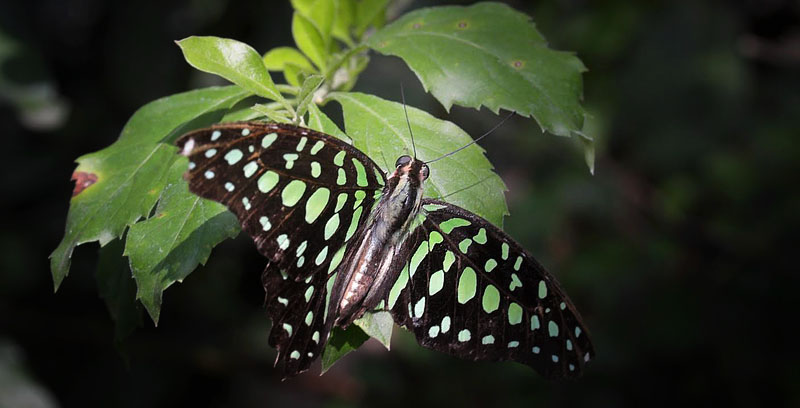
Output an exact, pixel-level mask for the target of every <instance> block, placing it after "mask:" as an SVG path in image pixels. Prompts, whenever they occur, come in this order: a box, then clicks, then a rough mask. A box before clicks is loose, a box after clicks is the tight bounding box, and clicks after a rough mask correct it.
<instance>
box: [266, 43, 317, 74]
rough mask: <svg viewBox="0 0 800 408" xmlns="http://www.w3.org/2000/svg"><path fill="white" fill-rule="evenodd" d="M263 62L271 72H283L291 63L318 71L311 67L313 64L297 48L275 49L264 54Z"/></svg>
mask: <svg viewBox="0 0 800 408" xmlns="http://www.w3.org/2000/svg"><path fill="white" fill-rule="evenodd" d="M263 61H264V66H266V67H267V69H268V70H270V71H282V70H283V69H284V68H285V67H286V64H287V63H291V64H294V65H297V66H298V67H300V68H303V69H306V70H308V71H311V72H316V69H315V68H314V66H313V65H311V62H309V61H308V58H306V57H305V55H303V54H302V53H300V51H298V50H297V48H292V47H278V48H273V49H271V50H269V52H267V53H266V54H264V58H263Z"/></svg>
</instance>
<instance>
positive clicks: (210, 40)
mask: <svg viewBox="0 0 800 408" xmlns="http://www.w3.org/2000/svg"><path fill="white" fill-rule="evenodd" d="M176 43H177V44H178V46H179V47H181V50H182V51H183V56H184V58H186V61H187V62H188V63H189V64H190V65H191V66H193V67H195V68H197V69H199V70H201V71H204V72H210V73H212V74H216V75H219V76H221V77H223V78H225V79H227V80H229V81H231V82H233V83H234V84H236V85H239V86H241V87H242V88H244V89H247V90H248V91H250V92H252V93H254V94H256V95H259V96H263V97H264V98H267V99H272V100H274V101H283V96H282V95H281V94H280V92H278V90H277V89H276V88H275V84H274V83H273V82H272V78H271V77H270V76H269V72H268V71H267V68H266V67H265V66H264V62H263V61H262V60H261V55H259V54H258V53H257V52H256V50H254V49H253V48H252V47H250V46H249V45H247V44H245V43H242V42H239V41H236V40H231V39H227V38H219V37H196V36H192V37H188V38H185V39H183V40H180V41H176Z"/></svg>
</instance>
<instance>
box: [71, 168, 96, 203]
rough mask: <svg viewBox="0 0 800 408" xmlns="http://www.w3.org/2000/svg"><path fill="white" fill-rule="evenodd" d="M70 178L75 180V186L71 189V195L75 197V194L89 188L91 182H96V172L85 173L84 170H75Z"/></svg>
mask: <svg viewBox="0 0 800 408" xmlns="http://www.w3.org/2000/svg"><path fill="white" fill-rule="evenodd" d="M71 180H75V188H73V189H72V196H73V197H75V196H76V195H78V194H80V193H82V192H83V190H86V189H87V188H89V187H90V186H91V185H92V184H94V183H97V174H94V173H87V172H85V171H76V172H74V173H72V178H71Z"/></svg>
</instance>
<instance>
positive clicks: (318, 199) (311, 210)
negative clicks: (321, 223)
mask: <svg viewBox="0 0 800 408" xmlns="http://www.w3.org/2000/svg"><path fill="white" fill-rule="evenodd" d="M330 195H331V191H330V190H328V189H327V188H325V187H320V188H318V189H317V190H316V191H314V193H313V194H311V197H309V198H308V201H306V216H305V218H306V222H307V223H309V224H311V223H312V222H314V221H316V219H317V217H319V215H320V213H322V210H324V209H325V206H326V205H327V204H328V199H329V198H330Z"/></svg>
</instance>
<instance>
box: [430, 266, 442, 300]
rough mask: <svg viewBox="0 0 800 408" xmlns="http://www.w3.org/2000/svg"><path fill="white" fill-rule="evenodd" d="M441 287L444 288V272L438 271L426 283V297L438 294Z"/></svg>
mask: <svg viewBox="0 0 800 408" xmlns="http://www.w3.org/2000/svg"><path fill="white" fill-rule="evenodd" d="M442 287H444V272H443V271H442V270H441V269H440V270H438V271H436V272H434V273H433V275H431V279H430V281H429V282H428V295H430V296H433V295H435V294H437V293H439V291H440V290H442Z"/></svg>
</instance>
